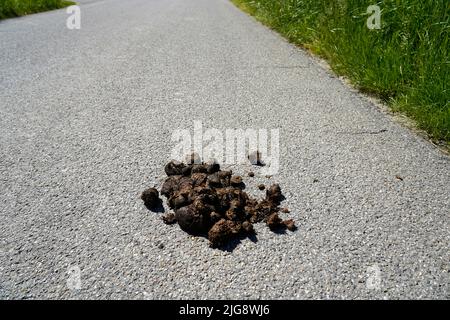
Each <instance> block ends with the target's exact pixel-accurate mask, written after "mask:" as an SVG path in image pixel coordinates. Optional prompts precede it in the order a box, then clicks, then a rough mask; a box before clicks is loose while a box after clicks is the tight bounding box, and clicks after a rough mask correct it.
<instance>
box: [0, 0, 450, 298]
mask: <svg viewBox="0 0 450 320" xmlns="http://www.w3.org/2000/svg"><path fill="white" fill-rule="evenodd" d="M79 2H81V13H82V16H81V26H82V28H81V30H68V29H67V28H66V27H65V23H66V18H67V17H68V15H67V14H66V13H65V11H64V10H58V11H53V12H46V13H40V14H36V15H31V16H27V17H23V18H18V19H9V20H5V21H2V22H0V70H1V72H0V298H2V299H13V298H24V299H35V298H49V299H55V298H62V299H69V298H70V299H80V298H88V299H92V298H113V299H122V298H131V299H161V298H167V299H170V298H195V299H204V298H233V299H241V298H274V299H299V298H315V299H316V298H321V299H328V298H331V299H333V298H351V299H360V298H362V299H366V298H376V299H385V298H394V299H396V298H414V299H420V298H427V299H435V298H445V299H448V298H449V296H450V294H449V293H450V291H449V287H450V276H449V267H450V266H449V262H450V259H449V258H450V255H449V243H450V242H449V240H450V233H449V221H450V219H449V213H450V201H449V194H450V171H449V168H450V166H449V165H450V161H449V157H448V156H446V155H444V154H443V153H442V152H441V151H439V150H437V149H436V148H435V147H433V146H432V145H431V144H430V143H428V142H427V141H425V140H423V139H422V138H420V137H418V136H417V135H415V134H414V133H412V132H411V131H410V130H409V129H406V128H404V127H402V126H401V125H399V124H397V123H396V122H395V121H393V119H392V118H391V117H390V116H389V115H386V114H385V113H383V112H381V111H379V109H378V108H377V107H375V106H374V105H372V104H371V103H370V102H368V100H367V99H365V98H362V97H361V96H360V95H359V94H358V93H356V92H354V91H353V90H351V89H349V88H348V87H347V86H346V85H344V84H343V83H342V82H341V81H340V80H339V79H337V78H336V77H334V76H333V75H331V74H330V73H329V72H328V71H327V70H326V69H324V68H323V67H321V66H320V65H319V64H318V63H317V62H316V61H315V60H314V59H312V58H310V57H309V56H308V55H307V54H305V53H304V52H302V51H301V50H299V49H298V48H295V47H294V46H292V45H291V44H288V43H287V42H286V41H285V40H283V39H282V38H281V37H280V36H278V35H277V34H275V33H274V32H272V31H270V30H268V29H267V28H265V27H264V26H262V25H260V24H259V23H257V22H256V21H254V20H253V18H251V17H249V16H247V15H246V14H245V13H243V12H241V11H240V10H238V9H237V8H236V7H234V6H233V5H232V4H231V3H230V2H228V1H227V0H164V1H163V0H128V1H123V0H110V1H108V0H104V1H79ZM194 120H200V121H202V123H203V125H204V127H206V128H213V127H214V128H218V129H221V130H225V129H226V128H244V129H245V128H267V129H271V128H280V143H281V145H280V161H281V163H280V165H281V167H280V171H279V173H278V174H276V175H274V176H273V177H272V178H271V179H269V178H266V177H264V176H262V175H261V173H260V171H259V170H260V169H256V170H255V172H256V176H255V178H253V179H250V178H248V179H246V181H249V180H251V181H250V183H248V189H249V190H255V189H256V188H255V186H256V184H258V183H260V182H263V183H269V182H271V181H273V182H279V183H280V185H281V187H282V189H283V191H284V193H285V196H286V201H285V205H286V206H287V207H289V208H290V209H291V212H290V213H289V214H284V216H285V217H292V218H294V219H296V220H297V224H298V226H299V229H298V231H297V232H294V233H291V232H288V233H286V234H283V235H279V234H274V233H272V232H270V231H269V230H268V229H267V228H266V227H265V226H264V225H257V228H256V229H257V231H258V235H257V238H258V241H257V242H252V241H250V240H248V239H245V240H242V242H241V243H240V244H239V245H237V246H236V248H235V249H234V250H232V251H231V250H230V251H221V250H215V249H211V248H209V247H208V242H207V240H206V239H204V238H193V237H190V236H188V235H187V234H185V233H184V232H182V231H181V230H180V229H179V228H178V226H177V225H173V226H167V225H165V224H163V223H162V222H161V220H160V216H161V213H152V212H150V211H148V210H147V209H146V208H145V207H144V206H143V205H142V202H141V201H140V199H139V198H138V196H139V193H140V192H141V191H142V190H143V189H144V188H146V187H149V186H153V185H157V186H159V185H160V183H161V181H162V179H163V178H164V171H163V165H164V164H165V163H166V162H167V160H168V159H169V157H170V150H171V148H172V147H173V146H174V142H172V141H171V134H172V132H173V130H174V129H176V128H186V129H190V130H191V132H192V128H193V121H194ZM380 130H381V131H380ZM384 130H386V131H384ZM233 169H234V170H235V171H237V172H240V173H244V172H245V170H248V168H246V167H237V166H235V167H233ZM396 175H399V176H400V177H402V178H403V180H400V179H397V178H396ZM255 194H258V193H257V192H255ZM74 267H75V270H76V268H79V270H80V271H81V278H80V279H81V282H80V285H81V289H77V288H76V286H75V287H74V286H73V285H71V282H70V281H69V283H68V282H67V280H68V279H72V278H70V277H71V275H70V274H68V269H69V268H74ZM68 284H69V285H68Z"/></svg>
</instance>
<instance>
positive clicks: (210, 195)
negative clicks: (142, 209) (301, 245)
mask: <svg viewBox="0 0 450 320" xmlns="http://www.w3.org/2000/svg"><path fill="white" fill-rule="evenodd" d="M255 158H257V160H258V161H259V159H258V157H255ZM194 160H195V161H194ZM258 161H255V162H256V164H258ZM186 162H187V163H183V162H177V161H171V162H169V163H168V164H167V165H166V166H165V168H164V170H165V172H166V175H167V178H166V180H165V181H164V183H163V185H162V187H161V195H163V196H164V197H166V200H167V204H168V206H169V207H170V209H172V210H173V212H169V213H168V214H166V215H165V216H163V221H164V223H166V224H172V223H176V222H177V223H178V225H179V226H180V228H181V229H182V230H184V231H185V232H187V233H189V234H192V235H198V236H205V237H207V238H208V239H209V241H210V245H211V247H222V246H225V245H226V244H227V243H228V242H229V241H231V240H233V239H235V238H239V237H246V236H251V235H254V234H255V230H254V228H253V224H254V223H258V222H265V223H266V225H267V226H268V227H269V228H270V230H272V231H275V232H280V231H281V232H284V231H285V230H286V229H288V230H291V231H294V230H296V226H295V223H294V221H293V220H292V219H291V220H284V221H283V220H282V219H281V218H280V217H279V216H278V213H279V212H280V211H284V210H282V209H281V208H280V207H279V205H280V202H281V201H282V200H283V199H284V196H283V194H282V192H281V188H280V186H279V185H278V184H273V185H271V186H270V187H268V188H267V190H266V195H265V198H264V199H262V200H257V199H254V198H252V197H251V196H249V195H248V194H247V193H246V192H245V191H244V189H245V184H244V182H243V178H242V177H241V176H237V175H233V173H232V172H231V171H226V170H221V169H220V165H219V164H217V163H203V162H201V161H199V159H198V157H197V156H195V155H192V156H191V157H190V159H189V158H187V161H186ZM141 198H142V200H143V201H144V203H145V205H146V206H147V207H148V208H149V209H151V208H153V207H155V206H157V205H158V203H160V201H161V199H159V195H158V191H157V190H156V189H154V188H150V189H147V190H145V191H144V192H143V193H142V196H141Z"/></svg>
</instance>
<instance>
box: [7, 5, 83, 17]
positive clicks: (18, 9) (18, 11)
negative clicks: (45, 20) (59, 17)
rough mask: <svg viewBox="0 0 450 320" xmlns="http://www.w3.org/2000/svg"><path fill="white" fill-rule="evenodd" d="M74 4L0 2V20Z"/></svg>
mask: <svg viewBox="0 0 450 320" xmlns="http://www.w3.org/2000/svg"><path fill="white" fill-rule="evenodd" d="M72 4H75V3H74V2H72V1H64V0H0V19H5V18H11V17H18V16H24V15H27V14H31V13H36V12H42V11H48V10H53V9H60V8H64V7H67V6H70V5H72Z"/></svg>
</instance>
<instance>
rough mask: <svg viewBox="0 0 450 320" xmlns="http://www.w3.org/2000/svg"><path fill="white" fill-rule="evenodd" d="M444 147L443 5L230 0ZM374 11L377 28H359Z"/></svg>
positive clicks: (448, 7) (447, 119)
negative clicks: (370, 9) (378, 15)
mask: <svg viewBox="0 0 450 320" xmlns="http://www.w3.org/2000/svg"><path fill="white" fill-rule="evenodd" d="M232 1H233V2H234V3H235V4H236V5H237V6H238V7H240V8H242V9H243V10H244V11H246V12H248V13H249V14H251V15H254V16H255V17H256V18H257V19H258V20H260V21H261V22H262V23H264V24H266V25H268V26H270V27H271V28H273V29H275V30H277V31H278V32H280V33H281V34H282V35H284V36H285V37H286V38H287V39H288V40H289V41H291V42H293V43H296V44H298V45H301V46H303V47H305V48H307V49H309V50H311V51H312V52H314V53H316V54H318V55H320V56H322V57H324V58H325V59H327V60H328V61H329V63H330V65H331V67H332V68H333V70H334V71H335V72H336V73H338V74H342V75H345V76H347V77H348V78H349V79H350V80H351V81H352V82H353V83H354V84H355V85H356V86H357V87H359V88H360V89H361V90H362V91H365V92H370V93H373V94H376V95H377V96H378V97H380V98H382V99H383V100H384V101H386V102H387V103H388V104H389V105H390V106H391V108H392V109H393V110H394V111H400V112H403V113H405V114H407V115H408V116H409V117H410V118H412V119H414V120H415V122H416V123H417V126H418V127H419V128H421V129H424V130H425V131H427V132H428V133H429V135H430V136H431V137H432V138H433V139H435V140H441V141H443V142H444V143H445V144H446V145H447V146H449V145H450V91H449V83H450V57H449V48H450V41H449V31H450V18H449V16H450V2H448V0H385V1H378V3H377V2H376V0H373V1H372V0H370V1H363V0H339V1H338V0H335V1H330V0H232ZM372 4H378V5H379V6H380V8H381V10H382V11H381V29H379V30H370V29H368V28H367V26H366V21H367V18H368V17H369V15H368V14H367V13H366V12H367V7H368V6H369V5H372Z"/></svg>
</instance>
